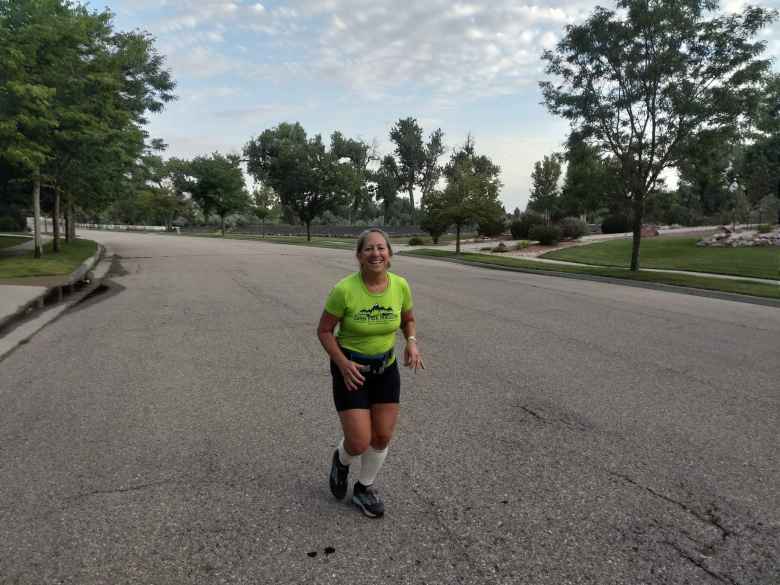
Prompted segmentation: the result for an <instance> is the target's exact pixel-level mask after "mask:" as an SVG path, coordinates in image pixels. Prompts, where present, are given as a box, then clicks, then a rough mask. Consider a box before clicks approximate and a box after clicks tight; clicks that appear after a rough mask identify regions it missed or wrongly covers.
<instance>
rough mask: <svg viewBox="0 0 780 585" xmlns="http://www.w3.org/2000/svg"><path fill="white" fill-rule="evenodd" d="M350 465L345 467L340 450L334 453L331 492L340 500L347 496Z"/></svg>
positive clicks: (331, 470)
mask: <svg viewBox="0 0 780 585" xmlns="http://www.w3.org/2000/svg"><path fill="white" fill-rule="evenodd" d="M348 475H349V465H343V464H342V463H341V460H340V459H339V450H338V449H336V450H335V451H334V452H333V463H331V465H330V491H331V493H332V494H333V495H334V496H335V497H336V498H337V499H339V500H343V499H344V496H346V495H347V476H348Z"/></svg>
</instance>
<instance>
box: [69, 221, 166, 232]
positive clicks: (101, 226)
mask: <svg viewBox="0 0 780 585" xmlns="http://www.w3.org/2000/svg"><path fill="white" fill-rule="evenodd" d="M76 227H77V228H79V229H83V230H111V231H117V232H164V231H166V229H165V226H164V225H129V224H124V223H77V224H76Z"/></svg>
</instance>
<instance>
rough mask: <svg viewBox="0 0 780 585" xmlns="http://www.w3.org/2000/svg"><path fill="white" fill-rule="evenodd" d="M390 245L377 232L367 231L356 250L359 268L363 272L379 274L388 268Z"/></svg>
mask: <svg viewBox="0 0 780 585" xmlns="http://www.w3.org/2000/svg"><path fill="white" fill-rule="evenodd" d="M392 255H393V253H392V252H391V251H390V246H389V245H388V243H387V240H385V237H384V236H383V235H382V234H380V233H378V232H371V233H369V234H368V235H367V236H366V238H365V240H364V241H363V247H362V248H361V249H360V251H359V252H358V255H357V258H358V262H360V270H361V271H362V272H364V273H365V274H379V273H382V272H385V271H386V270H387V269H388V268H390V256H392Z"/></svg>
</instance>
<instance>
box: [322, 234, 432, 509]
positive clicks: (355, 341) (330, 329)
mask: <svg viewBox="0 0 780 585" xmlns="http://www.w3.org/2000/svg"><path fill="white" fill-rule="evenodd" d="M356 255H357V260H358V263H359V264H360V271H359V272H355V273H354V274H351V275H349V276H347V277H346V278H344V279H342V280H341V281H339V282H338V283H337V284H336V286H334V287H333V290H331V292H330V294H329V295H328V298H327V300H326V301H325V310H324V311H323V313H322V318H321V319H320V324H319V327H318V329H317V336H318V337H319V339H320V342H321V343H322V346H323V347H324V348H325V351H326V352H328V355H329V356H330V371H331V374H332V375H333V400H334V402H335V403H336V410H337V411H338V414H339V418H340V419H341V428H342V430H343V433H344V436H343V438H342V440H341V442H340V443H339V445H338V448H337V449H336V450H335V451H334V453H333V461H332V463H331V469H330V490H331V492H333V495H334V496H335V497H336V498H338V499H340V500H341V499H343V498H344V496H345V495H346V494H347V476H348V475H349V468H350V465H352V463H353V462H354V461H356V460H358V459H359V460H360V473H359V474H358V479H357V481H356V482H355V485H354V488H353V490H352V501H353V502H354V503H355V504H356V505H357V506H358V507H359V508H360V509H361V510H362V511H363V513H364V514H365V515H366V516H370V517H372V518H377V517H380V516H382V515H383V514H384V511H385V506H384V502H383V501H382V498H381V497H380V496H379V493H378V492H377V490H376V489H375V488H374V480H375V479H376V476H377V474H378V473H379V469H380V468H381V467H382V463H383V462H384V460H385V457H386V456H387V446H388V444H389V443H390V439H392V437H393V431H394V429H395V424H396V421H397V420H398V411H399V407H398V401H399V397H400V391H401V378H400V376H399V374H398V364H397V363H396V357H395V353H394V347H395V337H396V331H397V330H398V329H399V328H400V329H401V330H402V331H403V333H404V336H405V337H406V347H405V349H404V365H405V366H407V367H411V368H414V371H415V373H416V372H417V369H418V368H422V369H425V366H424V365H423V361H422V357H421V356H420V351H419V349H418V347H417V338H416V337H415V332H416V329H415V322H414V315H413V313H412V292H411V289H410V288H409V283H408V282H406V279H404V278H402V277H401V276H398V275H397V274H393V273H391V272H388V270H389V268H390V258H391V257H392V255H393V249H392V247H391V246H390V239H389V238H388V237H387V234H386V233H385V232H384V231H382V230H380V229H378V228H371V229H368V230H366V231H364V232H363V233H362V234H360V237H359V238H358V242H357V250H356ZM337 325H338V326H339V327H338V332H336V326H337Z"/></svg>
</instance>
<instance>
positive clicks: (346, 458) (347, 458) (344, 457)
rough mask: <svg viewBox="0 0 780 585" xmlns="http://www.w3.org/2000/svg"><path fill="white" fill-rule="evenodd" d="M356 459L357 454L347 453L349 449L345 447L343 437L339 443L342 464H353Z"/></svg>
mask: <svg viewBox="0 0 780 585" xmlns="http://www.w3.org/2000/svg"><path fill="white" fill-rule="evenodd" d="M355 459H357V456H355V455H350V454H349V453H347V450H346V449H345V448H344V439H341V442H340V443H339V461H341V464H342V465H351V464H352V462H353V461H354V460H355Z"/></svg>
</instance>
